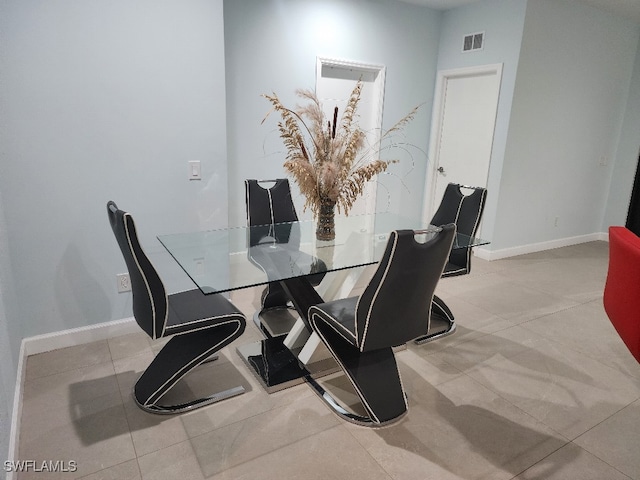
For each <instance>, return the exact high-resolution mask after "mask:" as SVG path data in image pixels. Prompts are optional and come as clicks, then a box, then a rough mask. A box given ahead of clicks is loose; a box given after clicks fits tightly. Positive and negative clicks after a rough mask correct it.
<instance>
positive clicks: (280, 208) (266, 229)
mask: <svg viewBox="0 0 640 480" xmlns="http://www.w3.org/2000/svg"><path fill="white" fill-rule="evenodd" d="M244 183H245V195H246V206H247V226H249V227H253V228H251V229H250V230H249V246H250V247H256V246H260V245H263V244H268V243H269V242H271V243H273V244H279V245H281V246H283V247H284V248H283V253H286V252H289V253H290V254H291V255H296V257H298V258H297V261H296V263H298V264H301V263H304V262H301V260H300V258H299V257H300V256H301V255H306V254H304V253H301V252H299V250H298V249H299V243H300V240H299V237H298V236H297V233H298V230H297V228H296V227H297V226H295V225H291V224H288V223H289V222H297V221H298V215H297V213H296V209H295V206H294V205H293V200H292V198H291V188H290V186H289V180H288V179H286V178H278V179H276V180H255V179H249V180H245V182H244ZM261 183H262V184H269V183H273V185H272V186H270V187H265V186H262V185H260V184H261ZM285 250H286V251H285ZM270 253H271V255H266V256H262V255H260V249H259V248H253V249H250V251H249V254H250V258H251V260H252V261H253V263H255V264H257V265H258V266H259V267H260V268H262V269H263V270H264V271H265V272H266V274H267V276H269V275H270V273H271V271H272V270H273V269H272V268H270V262H269V258H268V257H269V256H272V255H273V252H270ZM306 256H308V257H309V258H308V260H309V262H308V263H309V265H310V270H314V271H315V270H317V271H318V272H319V273H316V274H313V275H308V276H307V279H308V280H309V282H310V283H311V285H313V286H317V285H319V284H320V282H321V281H322V279H323V278H324V275H325V273H326V266H325V265H324V263H323V262H322V260H320V259H316V258H313V257H311V256H309V255H306ZM275 276H278V275H277V274H276V275H275ZM289 300H290V299H289V296H288V295H287V293H286V292H285V291H284V289H283V288H282V285H281V284H280V283H279V282H276V281H274V282H270V283H268V284H267V287H266V288H265V289H264V291H263V292H262V296H261V302H260V303H261V305H260V312H257V314H256V316H255V317H254V322H255V323H256V325H258V326H259V327H260V328H262V327H261V322H260V315H261V314H262V313H264V312H266V311H268V310H273V309H282V308H289ZM262 330H263V332H264V333H265V334H267V335H270V334H269V331H268V330H266V329H264V328H262Z"/></svg>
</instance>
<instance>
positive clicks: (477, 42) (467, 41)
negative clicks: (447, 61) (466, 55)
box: [462, 32, 484, 52]
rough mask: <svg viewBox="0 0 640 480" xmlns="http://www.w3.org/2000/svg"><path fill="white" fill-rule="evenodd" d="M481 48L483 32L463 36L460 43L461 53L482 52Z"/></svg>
mask: <svg viewBox="0 0 640 480" xmlns="http://www.w3.org/2000/svg"><path fill="white" fill-rule="evenodd" d="M483 46H484V32H478V33H472V34H470V35H465V36H464V39H463V41H462V51H463V52H471V51H473V50H482V47H483Z"/></svg>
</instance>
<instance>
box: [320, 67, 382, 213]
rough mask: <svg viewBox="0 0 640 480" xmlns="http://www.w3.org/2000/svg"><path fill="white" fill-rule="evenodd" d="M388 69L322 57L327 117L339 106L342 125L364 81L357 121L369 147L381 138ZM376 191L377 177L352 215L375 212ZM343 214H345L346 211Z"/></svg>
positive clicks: (367, 186)
mask: <svg viewBox="0 0 640 480" xmlns="http://www.w3.org/2000/svg"><path fill="white" fill-rule="evenodd" d="M384 68H385V67H383V66H380V65H368V64H362V63H356V62H350V61H344V60H335V59H327V58H318V64H317V70H316V96H317V97H318V99H319V100H320V103H321V104H322V107H323V110H324V114H325V116H326V118H328V119H333V111H334V108H335V107H338V122H340V118H341V116H342V113H343V112H344V109H345V107H346V105H347V101H348V100H349V96H350V95H351V92H352V91H353V88H354V87H355V85H356V83H357V82H358V80H362V92H361V95H360V102H359V103H358V109H357V115H358V118H357V121H358V124H359V126H360V129H361V130H362V131H364V132H365V133H366V140H365V145H377V142H378V140H379V138H380V132H381V128H382V103H383V99H384ZM338 125H340V123H338ZM371 155H372V156H373V157H375V158H377V155H378V152H377V151H374V152H371ZM375 158H373V159H375ZM376 190H377V178H373V179H372V180H371V181H369V182H368V183H367V185H366V187H365V189H364V192H363V195H362V196H361V197H360V198H359V199H358V200H356V202H355V204H354V205H353V207H352V209H351V210H350V211H349V215H358V214H363V213H374V212H375V208H376ZM342 213H343V214H344V212H342Z"/></svg>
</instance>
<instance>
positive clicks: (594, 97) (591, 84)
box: [491, 0, 638, 249]
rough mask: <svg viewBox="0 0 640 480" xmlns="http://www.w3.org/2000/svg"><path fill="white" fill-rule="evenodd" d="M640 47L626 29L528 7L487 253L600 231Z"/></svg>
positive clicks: (634, 30)
mask: <svg viewBox="0 0 640 480" xmlns="http://www.w3.org/2000/svg"><path fill="white" fill-rule="evenodd" d="M637 44H638V26H637V25H634V24H632V23H630V22H628V21H626V20H625V19H621V18H617V17H613V16H610V15H608V14H606V13H602V12H600V11H598V10H595V9H593V8H591V7H586V6H583V5H580V4H578V3H575V2H565V1H558V0H553V1H551V0H536V1H529V2H528V3H527V13H526V21H525V28H524V34H523V40H522V50H521V52H520V61H519V65H518V73H517V80H516V87H515V93H514V98H513V106H512V111H511V122H510V126H509V132H508V138H507V146H506V150H505V158H504V168H503V171H502V179H501V185H500V193H499V204H498V210H497V214H496V224H495V229H494V235H493V238H492V240H493V243H492V246H491V249H501V248H508V247H515V246H522V245H527V244H533V243H538V242H545V241H550V240H556V239H562V238H568V237H574V236H580V235H586V234H591V233H594V232H599V231H600V230H601V228H602V221H603V217H604V211H605V205H606V201H607V195H608V191H609V177H610V170H611V168H612V159H613V158H615V152H616V146H617V142H618V139H619V136H620V129H621V125H622V121H623V116H624V111H625V103H626V101H627V97H628V91H629V86H630V81H631V75H632V71H633V65H634V62H635V58H636V47H637ZM601 157H604V158H606V159H608V164H607V165H606V166H601V165H600V158H601ZM525 206H526V207H525ZM556 217H558V226H557V227H556V226H554V224H555V218H556Z"/></svg>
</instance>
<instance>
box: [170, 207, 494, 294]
mask: <svg viewBox="0 0 640 480" xmlns="http://www.w3.org/2000/svg"><path fill="white" fill-rule="evenodd" d="M335 223H336V238H335V240H332V241H320V240H316V238H315V225H316V224H315V222H314V221H310V220H309V221H306V220H305V221H299V222H292V223H280V224H272V225H260V226H253V227H236V228H226V229H220V230H208V231H198V232H188V233H176V234H169V235H160V236H158V240H159V241H160V243H162V245H163V246H164V247H165V248H166V249H167V251H168V252H169V253H170V254H171V256H173V258H174V259H175V260H176V262H178V264H179V265H180V266H181V267H182V269H183V270H184V271H185V272H186V273H187V275H188V276H189V277H190V278H191V280H192V281H193V282H194V283H195V284H196V285H197V286H198V288H200V290H201V291H202V292H203V293H213V292H225V291H229V290H236V289H240V288H247V287H251V286H255V285H260V284H265V283H268V282H273V281H278V280H283V279H286V278H292V277H299V276H306V275H313V274H316V273H321V272H330V271H336V270H344V269H347V268H355V267H359V266H364V265H371V264H373V263H376V262H378V260H379V259H380V258H381V257H382V254H383V252H384V249H385V246H386V243H387V239H388V236H389V233H390V232H391V231H392V230H401V229H412V230H422V229H426V230H428V231H429V230H433V229H434V228H435V227H432V226H429V225H428V224H425V223H424V222H422V221H420V220H416V219H410V218H407V217H403V216H401V215H395V214H391V213H378V214H373V215H352V216H349V217H340V216H337V217H336V219H335ZM426 235H429V234H426ZM488 243H489V242H488V241H485V240H482V239H479V238H470V237H468V236H466V235H462V234H458V235H457V237H456V239H455V241H454V245H453V248H454V249H455V248H466V247H469V246H479V245H485V244H488Z"/></svg>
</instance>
